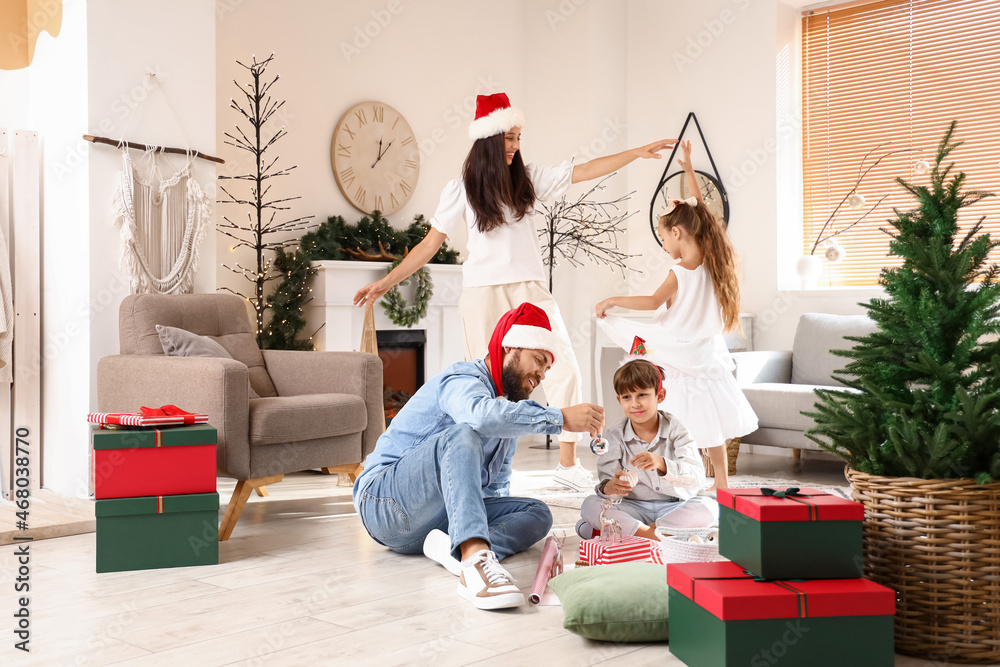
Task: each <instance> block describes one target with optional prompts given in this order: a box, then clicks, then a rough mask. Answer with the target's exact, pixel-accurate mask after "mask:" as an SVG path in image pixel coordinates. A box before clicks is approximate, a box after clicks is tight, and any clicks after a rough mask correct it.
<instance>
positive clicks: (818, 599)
mask: <svg viewBox="0 0 1000 667" xmlns="http://www.w3.org/2000/svg"><path fill="white" fill-rule="evenodd" d="M667 585H668V586H670V588H672V589H674V590H676V591H677V592H678V593H680V594H681V595H683V596H684V597H686V598H688V599H689V600H691V601H693V602H694V603H696V604H697V605H698V606H700V607H702V608H703V609H705V610H706V611H708V612H709V613H711V614H713V615H714V616H716V617H717V618H719V619H721V620H723V621H740V620H750V619H764V618H807V617H808V618H817V617H824V616H887V615H892V614H895V613H896V593H895V592H894V591H893V590H892V589H890V588H886V587H885V586H881V585H879V584H876V583H875V582H874V581H869V580H868V579H816V580H813V581H762V580H760V579H756V578H755V577H754V576H753V575H752V574H749V573H748V572H746V571H745V570H744V569H743V568H742V567H740V566H739V565H737V564H736V563H733V562H731V561H719V562H711V563H680V564H671V565H667Z"/></svg>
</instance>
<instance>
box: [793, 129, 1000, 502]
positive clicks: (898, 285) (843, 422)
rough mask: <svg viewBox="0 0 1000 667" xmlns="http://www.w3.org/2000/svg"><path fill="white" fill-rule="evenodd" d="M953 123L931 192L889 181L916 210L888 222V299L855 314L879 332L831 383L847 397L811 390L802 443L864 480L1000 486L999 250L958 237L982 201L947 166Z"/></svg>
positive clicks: (976, 236)
mask: <svg viewBox="0 0 1000 667" xmlns="http://www.w3.org/2000/svg"><path fill="white" fill-rule="evenodd" d="M955 127H956V124H955V123H954V122H953V123H952V124H951V126H950V127H949V128H948V131H947V133H946V134H945V136H944V138H943V139H942V140H941V143H940V144H939V146H938V149H937V156H936V159H935V162H934V165H933V169H932V170H931V173H930V184H929V185H926V186H925V185H917V184H914V183H909V182H907V181H905V180H903V179H901V178H898V179H896V182H897V183H899V184H900V185H901V186H902V187H903V188H905V189H906V190H907V191H908V192H910V193H911V194H912V195H913V196H914V197H915V198H916V201H917V207H916V208H915V209H913V210H911V211H906V212H901V211H898V210H897V211H896V215H897V217H896V219H895V220H890V221H889V222H890V224H891V225H892V229H891V230H889V229H883V230H882V231H885V232H886V233H887V234H889V235H890V236H891V237H892V240H891V241H890V244H889V249H890V253H891V254H893V255H896V256H899V257H902V258H903V264H902V266H900V267H898V268H886V269H883V270H882V273H881V277H880V279H879V283H880V284H881V285H882V286H883V287H884V288H885V291H886V297H885V298H876V299H872V300H870V301H869V302H868V303H867V304H863V305H864V306H865V307H866V309H867V310H868V314H869V316H870V317H871V318H872V319H873V320H874V321H875V323H876V324H877V325H878V327H879V330H878V331H876V332H874V333H872V334H870V335H868V336H861V337H851V338H850V340H852V341H853V342H855V343H856V345H855V346H854V348H853V349H851V350H838V351H835V353H836V354H838V355H839V356H842V357H845V358H847V359H850V360H851V361H850V362H849V363H848V364H847V365H846V368H845V369H844V370H843V371H841V374H838V375H837V376H836V377H837V379H838V380H840V381H841V382H843V383H844V384H845V385H847V386H848V387H850V388H852V389H855V390H857V391H856V393H854V392H845V391H838V390H832V389H821V390H817V392H816V393H817V394H818V396H819V400H818V402H817V403H816V405H815V412H806V413H803V414H806V415H807V416H809V417H812V418H813V419H814V420H815V421H816V426H815V427H814V428H812V429H810V430H809V431H807V432H806V435H807V436H808V437H809V438H810V439H812V440H813V441H814V442H816V443H817V444H819V445H820V446H821V447H822V448H823V449H825V450H827V451H830V452H832V453H834V454H836V455H838V456H840V457H841V458H843V459H844V460H845V461H846V462H847V463H848V465H849V466H850V467H851V468H854V469H855V470H859V471H861V472H864V473H868V474H872V475H884V476H897V477H917V478H923V479H948V478H958V477H971V478H975V479H976V480H977V481H978V482H979V483H982V484H985V483H988V482H991V481H993V480H1000V340H998V335H1000V284H998V283H997V278H998V275H1000V268H998V266H997V265H996V264H990V263H988V259H989V255H990V253H991V251H993V250H994V249H996V248H997V247H1000V241H998V240H994V239H991V238H990V236H989V234H986V233H981V231H982V222H983V221H982V219H980V220H979V221H978V222H977V223H976V224H975V225H973V226H972V228H971V229H969V231H968V232H966V233H964V234H962V233H961V232H960V230H959V226H958V212H959V210H960V209H962V208H965V207H968V206H970V205H972V204H974V203H976V202H977V201H979V200H981V199H983V198H985V197H988V196H991V195H990V194H989V193H985V192H980V191H975V190H964V189H963V185H964V183H965V180H966V176H965V174H964V173H959V174H957V175H954V176H952V174H951V172H952V168H953V167H954V164H953V163H952V164H947V165H945V164H944V161H945V159H946V158H947V157H948V155H949V154H950V153H952V152H953V151H954V150H955V149H956V148H957V147H958V146H959V145H961V144H960V143H958V142H954V141H953V136H954V133H955Z"/></svg>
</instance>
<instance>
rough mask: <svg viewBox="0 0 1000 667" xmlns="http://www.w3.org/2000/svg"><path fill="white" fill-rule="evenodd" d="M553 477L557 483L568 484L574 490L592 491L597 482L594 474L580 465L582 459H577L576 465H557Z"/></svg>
mask: <svg viewBox="0 0 1000 667" xmlns="http://www.w3.org/2000/svg"><path fill="white" fill-rule="evenodd" d="M552 479H553V480H554V481H555V482H556V483H557V484H562V485H563V486H568V487H569V488H571V489H573V490H574V491H590V490H592V489H593V488H594V484H595V482H594V476H593V475H591V474H590V471H588V470H587V469H586V468H584V467H583V466H582V465H580V459H577V460H576V464H575V465H572V466H569V467H566V466H563V465H559V466H556V471H555V473H553V475H552Z"/></svg>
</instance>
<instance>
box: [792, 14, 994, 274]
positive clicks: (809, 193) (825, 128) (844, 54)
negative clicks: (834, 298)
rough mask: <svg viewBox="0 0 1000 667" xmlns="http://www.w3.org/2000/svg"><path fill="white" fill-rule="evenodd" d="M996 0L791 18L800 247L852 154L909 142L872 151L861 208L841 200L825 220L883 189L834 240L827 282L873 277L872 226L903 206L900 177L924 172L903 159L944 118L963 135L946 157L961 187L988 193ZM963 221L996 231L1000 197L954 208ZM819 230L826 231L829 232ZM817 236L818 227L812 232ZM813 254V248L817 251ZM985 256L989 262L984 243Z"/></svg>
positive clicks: (929, 142) (878, 242)
mask: <svg viewBox="0 0 1000 667" xmlns="http://www.w3.org/2000/svg"><path fill="white" fill-rule="evenodd" d="M998 26H1000V1H997V0H979V1H975V0H886V1H883V2H873V3H867V4H863V5H857V4H855V5H853V6H847V7H842V8H839V9H838V8H836V7H835V8H832V9H830V10H825V11H820V12H813V13H807V14H805V15H804V16H803V18H802V77H803V82H802V91H803V99H802V110H803V120H804V125H803V196H804V197H803V198H804V201H803V249H804V252H805V253H809V251H810V250H811V248H812V245H813V243H814V242H815V240H816V239H817V235H818V234H819V231H820V228H821V227H822V226H823V224H824V223H825V222H826V221H827V219H828V218H829V217H830V214H831V213H832V212H833V210H834V209H835V208H836V206H837V204H838V203H839V202H840V201H841V200H842V199H843V198H844V196H845V195H846V194H847V193H848V192H849V191H850V190H851V188H852V187H853V186H854V183H855V180H856V179H857V177H858V173H859V168H860V167H861V161H862V158H863V157H864V156H865V154H866V153H868V152H869V151H871V150H872V149H873V148H875V147H876V146H878V145H879V144H883V147H882V148H881V149H880V150H878V151H877V152H876V153H875V154H873V155H872V157H871V158H869V160H868V162H867V165H869V166H870V165H871V163H872V162H873V161H874V158H875V157H877V156H878V155H882V154H884V153H887V152H889V151H892V150H898V149H905V148H914V149H920V150H921V151H922V152H911V153H899V154H896V155H893V156H890V157H889V158H887V159H885V160H883V161H882V162H881V163H880V164H879V165H878V166H877V167H876V168H875V169H873V170H872V171H871V172H870V173H869V174H868V175H867V176H866V177H865V179H864V180H863V181H862V183H861V186H860V187H859V188H858V191H859V192H861V193H862V194H864V196H865V200H866V201H865V206H864V208H863V209H862V210H858V211H856V210H852V209H850V208H849V207H848V206H847V205H846V204H845V205H843V206H842V207H841V208H840V211H839V212H838V214H837V216H836V218H835V219H834V221H833V223H831V227H832V229H834V230H836V229H843V228H844V227H846V226H847V225H850V224H851V223H852V222H855V221H856V220H858V219H859V218H860V217H861V216H862V215H863V214H865V213H867V212H868V211H869V209H870V208H871V205H872V204H874V203H875V202H876V201H878V200H879V199H881V198H882V197H883V196H885V197H886V199H885V200H884V201H883V202H882V204H880V205H879V206H878V207H877V208H876V209H875V210H874V211H871V212H870V213H868V215H867V217H865V219H864V220H863V221H861V222H860V223H859V224H858V225H857V226H855V227H854V228H852V229H851V230H849V231H847V232H845V233H844V234H841V235H840V236H837V237H836V238H835V239H834V240H835V241H836V242H837V243H838V244H839V245H841V246H842V247H844V249H845V250H846V256H847V257H846V260H845V261H843V262H841V263H838V264H828V265H827V268H826V275H827V276H830V277H831V284H834V285H875V284H877V282H878V276H879V271H880V270H881V269H882V267H884V266H890V265H898V264H899V259H898V258H889V257H887V255H888V249H889V238H888V236H887V235H886V234H884V233H883V232H881V231H879V228H887V227H888V223H887V219H889V218H892V217H894V216H893V213H892V209H893V207H896V208H900V209H903V210H907V209H910V208H913V206H914V200H913V199H912V197H910V196H909V195H908V193H906V191H905V190H903V189H902V188H901V187H900V186H899V185H898V184H896V183H895V182H894V179H895V177H897V176H901V177H903V178H905V179H907V180H910V181H913V182H916V183H927V182H929V174H924V175H918V174H916V173H914V170H913V167H914V164H915V163H916V161H917V160H919V159H921V158H924V159H927V160H928V161H930V162H932V161H933V157H934V154H935V148H936V147H937V144H938V142H939V141H940V139H941V137H942V135H943V134H944V132H945V130H946V129H947V127H948V124H949V123H950V122H951V121H952V120H957V121H958V129H957V132H956V136H955V138H957V139H958V140H960V141H964V142H965V143H964V144H963V145H962V146H961V147H959V148H958V150H956V151H955V152H953V153H952V154H951V156H950V158H949V161H950V162H954V163H955V169H954V173H957V172H959V171H963V172H965V173H966V174H967V176H968V179H967V181H966V187H967V188H974V189H983V190H988V191H991V192H1000V28H998ZM959 215H960V217H959V221H960V224H961V225H962V227H963V228H966V229H967V228H968V227H969V226H970V225H972V224H974V223H975V222H976V221H977V220H978V219H979V218H980V217H982V216H983V215H986V216H987V218H986V221H985V224H984V230H985V231H988V232H989V233H990V234H991V236H992V237H994V238H1000V197H993V198H989V199H986V200H984V201H982V202H979V203H977V204H975V205H973V206H970V207H968V208H966V209H963V210H962V212H960V214H959ZM829 231H830V228H828V229H827V232H826V233H829ZM824 235H825V234H824ZM820 252H822V247H821V248H819V249H818V250H817V253H820ZM991 260H992V261H1000V252H995V254H994V256H993V257H991Z"/></svg>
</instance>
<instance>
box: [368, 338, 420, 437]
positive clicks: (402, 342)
mask: <svg viewBox="0 0 1000 667" xmlns="http://www.w3.org/2000/svg"><path fill="white" fill-rule="evenodd" d="M375 338H376V340H377V342H378V356H379V357H380V358H381V359H382V385H383V387H382V398H383V401H382V402H383V405H384V407H385V425H386V426H388V425H389V423H390V422H391V421H392V418H393V417H395V416H396V414H397V413H398V412H399V411H400V409H401V408H402V407H403V405H405V404H406V401H408V400H409V399H410V397H411V396H413V394H415V393H417V389H419V388H420V386H421V385H423V383H424V356H425V348H426V345H427V334H426V332H424V331H423V330H417V331H413V330H411V329H402V330H390V331H376V332H375Z"/></svg>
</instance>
